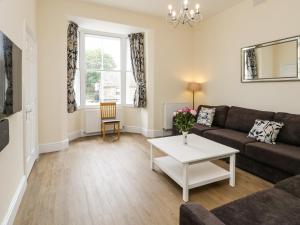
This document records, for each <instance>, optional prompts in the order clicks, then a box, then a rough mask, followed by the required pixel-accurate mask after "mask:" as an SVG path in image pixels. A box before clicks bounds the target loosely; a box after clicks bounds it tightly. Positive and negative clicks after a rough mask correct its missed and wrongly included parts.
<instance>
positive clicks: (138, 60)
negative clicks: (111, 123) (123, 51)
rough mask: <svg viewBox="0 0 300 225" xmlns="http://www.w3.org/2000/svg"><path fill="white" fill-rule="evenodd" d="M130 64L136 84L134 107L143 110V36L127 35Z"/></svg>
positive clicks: (145, 98) (144, 102)
mask: <svg viewBox="0 0 300 225" xmlns="http://www.w3.org/2000/svg"><path fill="white" fill-rule="evenodd" d="M128 37H129V42H130V53H131V64H132V70H133V76H134V79H135V82H136V84H137V87H136V90H135V95H134V106H135V107H137V108H145V107H146V106H147V97H146V74H145V53H144V52H145V51H144V34H143V33H135V34H129V36H128Z"/></svg>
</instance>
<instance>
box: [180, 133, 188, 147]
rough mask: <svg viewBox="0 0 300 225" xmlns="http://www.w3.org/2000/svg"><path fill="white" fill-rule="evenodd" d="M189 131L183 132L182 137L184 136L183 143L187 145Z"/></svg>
mask: <svg viewBox="0 0 300 225" xmlns="http://www.w3.org/2000/svg"><path fill="white" fill-rule="evenodd" d="M188 133H189V132H187V131H183V132H182V137H183V144H185V145H187V138H188Z"/></svg>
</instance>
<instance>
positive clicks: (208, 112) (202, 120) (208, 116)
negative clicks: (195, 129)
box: [197, 107, 216, 127]
mask: <svg viewBox="0 0 300 225" xmlns="http://www.w3.org/2000/svg"><path fill="white" fill-rule="evenodd" d="M215 113H216V108H205V107H201V109H200V111H199V115H198V118H197V123H199V124H202V125H205V126H208V127H211V125H212V123H213V121H214V116H215Z"/></svg>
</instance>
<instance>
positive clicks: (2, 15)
mask: <svg viewBox="0 0 300 225" xmlns="http://www.w3.org/2000/svg"><path fill="white" fill-rule="evenodd" d="M35 15H36V13H35V1H34V0H27V1H24V0H1V1H0V30H1V31H3V32H4V33H5V34H6V35H7V36H9V38H10V39H11V40H13V41H14V42H15V43H16V44H17V45H18V46H19V47H20V48H22V46H23V29H24V20H26V21H27V23H28V26H29V27H30V28H31V29H32V30H33V31H34V33H35V29H36V25H35ZM9 123H10V142H9V145H8V146H7V147H6V148H5V149H4V150H3V151H2V152H1V153H0V181H1V182H0V223H2V221H3V219H4V217H5V215H6V214H7V213H8V208H9V205H10V203H11V201H12V198H13V196H14V194H15V192H16V190H17V187H18V186H19V183H20V181H21V180H22V177H24V152H23V116H22V112H19V113H17V114H15V115H13V116H10V117H9Z"/></svg>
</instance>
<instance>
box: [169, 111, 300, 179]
mask: <svg viewBox="0 0 300 225" xmlns="http://www.w3.org/2000/svg"><path fill="white" fill-rule="evenodd" d="M203 106H204V105H203ZM201 107H202V105H201V106H199V107H198V112H199V110H200V108H201ZM204 107H214V108H216V114H215V118H214V122H213V124H212V127H206V126H203V125H199V124H196V125H195V126H194V128H193V129H192V130H191V132H192V133H195V134H197V135H200V136H203V137H205V138H208V139H211V140H213V141H216V142H219V143H222V144H224V145H227V146H230V147H233V148H235V149H238V150H239V151H240V153H239V154H238V155H237V160H236V165H237V167H239V168H241V169H244V170H246V171H248V172H251V173H253V174H255V175H257V176H260V177H262V178H264V179H266V180H269V181H271V182H274V183H275V182H278V181H280V180H283V179H285V178H288V177H290V176H293V175H297V174H300V115H294V114H289V113H274V112H267V111H259V110H254V109H246V108H241V107H236V106H232V107H229V106H204ZM256 119H262V120H273V121H278V122H283V123H284V127H283V129H282V130H281V132H280V134H279V136H278V139H277V144H276V145H270V144H265V143H260V142H257V141H256V140H255V139H252V138H248V137H247V135H248V133H249V131H250V130H251V128H252V127H253V125H254V122H255V120H256ZM173 134H178V132H177V131H176V129H175V127H174V128H173Z"/></svg>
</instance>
